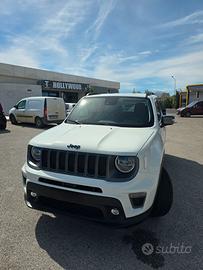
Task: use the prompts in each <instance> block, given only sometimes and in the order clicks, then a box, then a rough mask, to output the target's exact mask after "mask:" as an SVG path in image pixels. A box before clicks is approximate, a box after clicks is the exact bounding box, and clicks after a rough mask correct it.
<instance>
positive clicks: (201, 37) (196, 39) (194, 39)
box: [186, 33, 203, 44]
mask: <svg viewBox="0 0 203 270" xmlns="http://www.w3.org/2000/svg"><path fill="white" fill-rule="evenodd" d="M186 43H187V44H195V43H203V33H201V34H197V35H194V36H191V37H190V38H188V39H187V40H186Z"/></svg>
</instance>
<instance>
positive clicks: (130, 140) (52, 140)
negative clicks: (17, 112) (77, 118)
mask: <svg viewBox="0 0 203 270" xmlns="http://www.w3.org/2000/svg"><path fill="white" fill-rule="evenodd" d="M153 133H155V130H154V129H152V128H123V127H110V126H100V125H75V124H66V123H63V124H61V125H59V126H57V127H54V128H51V129H49V130H47V131H45V132H43V133H41V134H39V135H38V136H36V137H34V138H33V139H32V140H31V141H30V144H31V145H35V146H38V147H45V148H53V149H61V150H64V149H68V147H67V145H70V144H73V145H80V150H79V151H81V152H90V153H103V154H109V153H113V154H121V153H122V154H137V153H138V152H139V150H140V149H141V148H142V146H143V145H144V144H145V142H146V141H147V140H148V139H149V138H150V137H151V136H152V135H153Z"/></svg>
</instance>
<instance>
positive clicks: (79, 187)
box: [22, 164, 157, 226]
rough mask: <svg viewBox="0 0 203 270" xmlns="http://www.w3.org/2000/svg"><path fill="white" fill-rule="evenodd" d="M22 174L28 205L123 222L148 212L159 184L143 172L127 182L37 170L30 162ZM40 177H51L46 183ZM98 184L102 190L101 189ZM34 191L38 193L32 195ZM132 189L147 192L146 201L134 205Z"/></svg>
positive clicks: (138, 219) (128, 222) (128, 223)
mask: <svg viewBox="0 0 203 270" xmlns="http://www.w3.org/2000/svg"><path fill="white" fill-rule="evenodd" d="M22 174H23V180H24V181H23V182H24V194H25V201H26V204H27V205H28V206H29V207H31V208H34V209H38V210H44V211H48V212H52V213H53V212H54V213H55V212H56V211H62V212H63V213H66V212H67V213H69V214H77V216H81V217H86V218H89V219H93V220H97V221H101V222H108V223H111V224H117V225H124V226H125V225H131V224H135V223H138V222H140V221H142V220H143V219H144V218H145V217H147V216H148V215H149V213H150V211H151V208H152V205H153V201H154V197H155V194H156V187H157V184H156V182H155V181H153V180H152V179H145V177H144V176H143V178H142V177H141V175H140V176H139V178H138V179H136V181H133V180H132V181H129V182H127V183H126V182H124V183H121V182H119V183H115V182H114V183H113V182H107V181H103V180H98V179H89V178H85V181H84V178H82V177H81V179H80V177H76V176H71V175H63V174H58V173H53V172H45V171H42V170H35V169H32V168H30V167H29V166H28V165H27V164H25V165H24V166H23V168H22ZM41 179H47V180H49V181H48V182H47V183H44V182H41ZM62 183H63V185H62ZM84 187H86V189H84ZM87 187H88V189H87ZM95 187H96V188H97V189H95ZM90 188H91V189H90ZM98 188H99V189H100V190H101V191H102V192H98ZM31 192H33V193H36V194H37V197H33V196H31ZM131 193H145V194H146V197H145V200H144V202H143V205H141V206H140V207H136V208H134V207H133V206H132V202H131V200H130V198H129V194H131ZM112 209H116V210H118V211H119V215H113V214H112Z"/></svg>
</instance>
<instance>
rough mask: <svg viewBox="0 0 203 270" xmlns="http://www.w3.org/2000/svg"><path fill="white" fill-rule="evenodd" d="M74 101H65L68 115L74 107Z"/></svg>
mask: <svg viewBox="0 0 203 270" xmlns="http://www.w3.org/2000/svg"><path fill="white" fill-rule="evenodd" d="M75 105H76V103H65V106H66V115H69V113H70V112H71V111H72V109H73V108H74V107H75Z"/></svg>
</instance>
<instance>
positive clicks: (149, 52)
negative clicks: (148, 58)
mask: <svg viewBox="0 0 203 270" xmlns="http://www.w3.org/2000/svg"><path fill="white" fill-rule="evenodd" d="M139 54H141V55H150V54H152V52H151V51H143V52H139Z"/></svg>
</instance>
